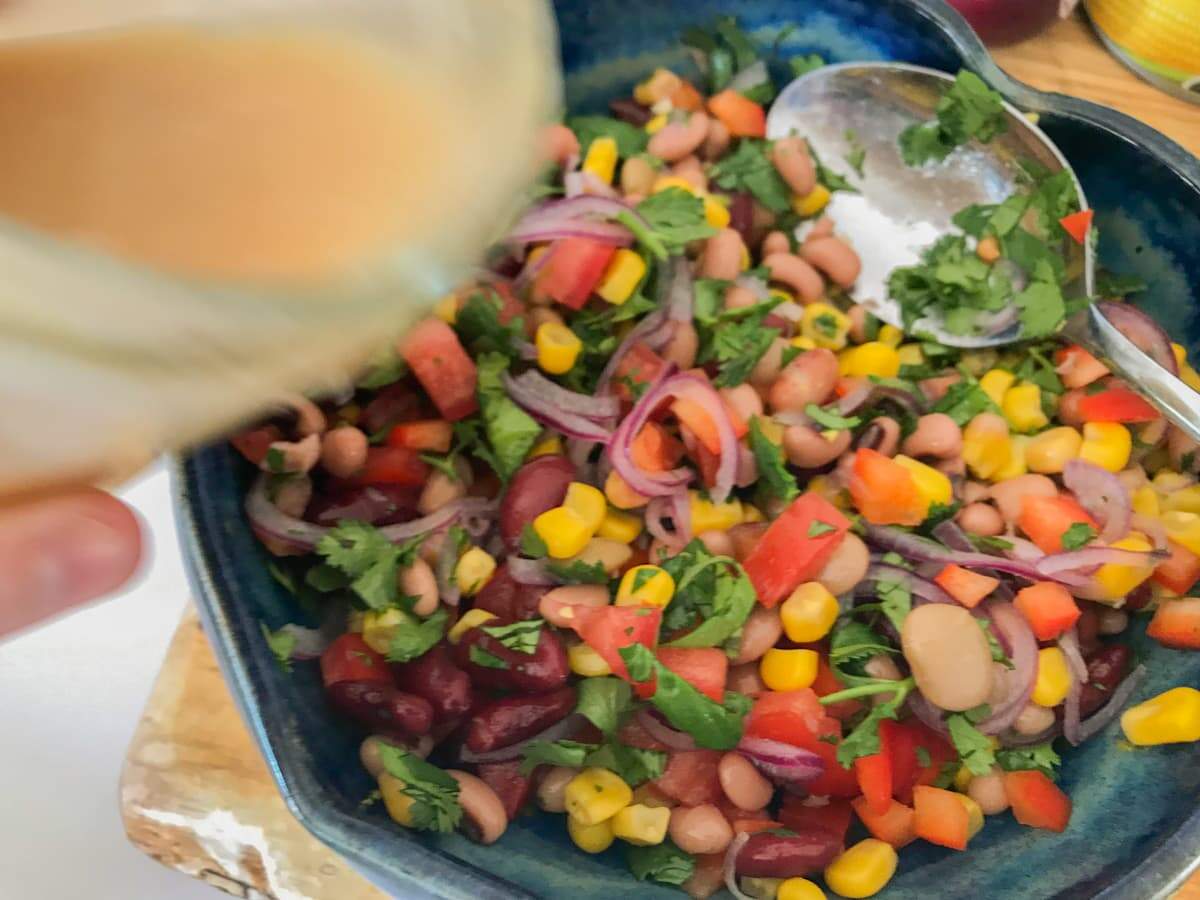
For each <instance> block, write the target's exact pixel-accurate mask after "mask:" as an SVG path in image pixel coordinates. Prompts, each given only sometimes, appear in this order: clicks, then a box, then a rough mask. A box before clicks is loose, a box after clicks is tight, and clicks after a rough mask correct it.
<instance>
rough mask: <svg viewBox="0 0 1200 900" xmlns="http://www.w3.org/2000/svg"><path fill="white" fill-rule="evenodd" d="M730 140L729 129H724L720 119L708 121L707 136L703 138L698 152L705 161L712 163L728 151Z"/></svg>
mask: <svg viewBox="0 0 1200 900" xmlns="http://www.w3.org/2000/svg"><path fill="white" fill-rule="evenodd" d="M730 140H731V138H730V134H729V129H728V128H726V127H725V123H724V122H722V121H721V120H720V119H716V118H713V119H709V120H708V134H706V135H705V136H704V144H703V146H701V148H700V152H701V154H703V156H704V158H705V159H707V160H708V161H709V162H713V161H715V160H718V159H720V158H721V157H722V156H724V155H725V151H726V150H728V149H729V143H730Z"/></svg>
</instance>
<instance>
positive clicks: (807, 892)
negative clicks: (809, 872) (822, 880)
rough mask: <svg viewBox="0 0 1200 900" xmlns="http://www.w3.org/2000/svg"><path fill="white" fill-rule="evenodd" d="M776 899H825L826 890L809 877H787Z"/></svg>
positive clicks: (780, 886)
mask: <svg viewBox="0 0 1200 900" xmlns="http://www.w3.org/2000/svg"><path fill="white" fill-rule="evenodd" d="M775 900H825V892H824V891H823V890H821V888H820V887H819V886H818V885H816V884H815V883H813V882H811V881H809V880H808V879H807V878H785V879H784V880H783V883H782V884H780V885H779V890H778V892H777V893H776V894H775Z"/></svg>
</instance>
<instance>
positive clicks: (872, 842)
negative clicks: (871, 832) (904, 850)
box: [825, 838, 899, 900]
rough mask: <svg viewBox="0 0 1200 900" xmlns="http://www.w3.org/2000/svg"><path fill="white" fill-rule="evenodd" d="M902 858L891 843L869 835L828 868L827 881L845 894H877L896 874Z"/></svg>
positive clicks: (866, 895)
mask: <svg viewBox="0 0 1200 900" xmlns="http://www.w3.org/2000/svg"><path fill="white" fill-rule="evenodd" d="M898 862H899V857H898V856H897V855H896V849H895V848H894V847H893V846H892V845H891V844H887V843H884V842H883V841H880V840H877V839H876V838H867V839H866V840H865V841H859V842H858V843H857V844H855V845H854V846H853V847H851V848H850V849H849V850H847V851H845V852H844V853H843V854H842V855H841V856H839V857H838V858H837V859H835V860H834V861H833V862H831V863H830V864H829V865H828V866H827V867H826V869H825V883H826V884H827V885H829V887H830V889H831V890H832V891H833V892H834V893H835V894H840V895H841V896H843V897H850V898H855V900H857V898H860V897H873V896H875V895H876V894H878V893H879V892H880V891H882V890H883V889H884V888H885V887H886V886H887V883H888V882H889V881H891V880H892V876H893V875H895V874H896V865H897V863H898Z"/></svg>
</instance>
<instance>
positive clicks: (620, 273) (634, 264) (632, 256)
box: [596, 247, 646, 306]
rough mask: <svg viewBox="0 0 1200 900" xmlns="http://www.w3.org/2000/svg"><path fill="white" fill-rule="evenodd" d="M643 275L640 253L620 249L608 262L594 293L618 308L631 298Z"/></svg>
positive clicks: (642, 262) (644, 265)
mask: <svg viewBox="0 0 1200 900" xmlns="http://www.w3.org/2000/svg"><path fill="white" fill-rule="evenodd" d="M645 275H646V260H644V259H642V256H641V254H640V253H638V252H636V251H634V250H630V249H628V248H627V247H622V248H621V249H620V250H618V251H617V252H616V253H614V254H613V257H612V259H611V260H609V263H608V266H607V267H606V268H605V270H604V277H602V278H601V279H600V284H599V285H597V286H596V293H597V294H599V295H600V296H601V298H603V299H604V300H606V301H608V302H609V303H611V304H613V305H614V306H620V305H621V304H622V303H624V302H625V301H626V300H628V299H629V298H630V297H632V296H633V292H634V291H635V290H637V286H638V285H639V284H641V283H642V278H644V277H645Z"/></svg>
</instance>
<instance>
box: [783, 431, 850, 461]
mask: <svg viewBox="0 0 1200 900" xmlns="http://www.w3.org/2000/svg"><path fill="white" fill-rule="evenodd" d="M853 438H854V434H853V432H851V431H849V430H842V431H838V432H836V433H835V434H834V436H833V438H832V439H831V438H827V437H825V435H824V434H823V433H822V432H820V431H814V430H813V429H812V428H809V427H808V426H807V425H789V426H788V427H787V428H786V429H785V430H784V432H783V450H784V452H785V453H786V454H787V458H788V462H790V463H791V464H792V465H793V466H796V467H798V468H801V469H818V468H820V467H821V466H824V465H826V464H827V463H831V462H833V461H834V460H835V459H837V458H838V457H839V456H841V455H842V454H843V453H844V452H845V451H846V450H847V449H849V447H850V441H851V440H852V439H853Z"/></svg>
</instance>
